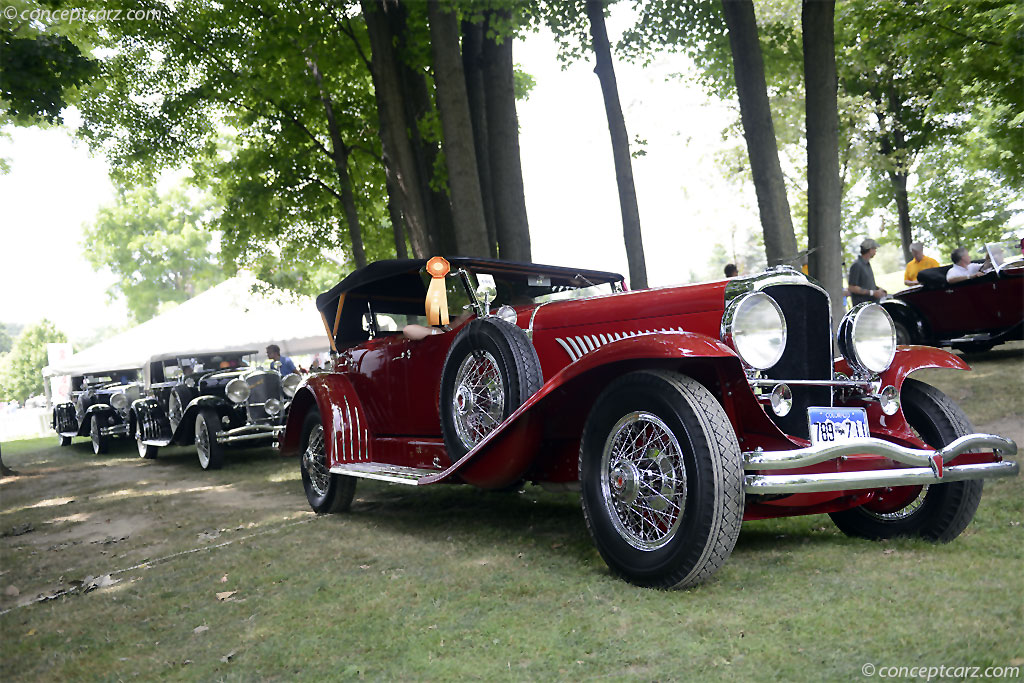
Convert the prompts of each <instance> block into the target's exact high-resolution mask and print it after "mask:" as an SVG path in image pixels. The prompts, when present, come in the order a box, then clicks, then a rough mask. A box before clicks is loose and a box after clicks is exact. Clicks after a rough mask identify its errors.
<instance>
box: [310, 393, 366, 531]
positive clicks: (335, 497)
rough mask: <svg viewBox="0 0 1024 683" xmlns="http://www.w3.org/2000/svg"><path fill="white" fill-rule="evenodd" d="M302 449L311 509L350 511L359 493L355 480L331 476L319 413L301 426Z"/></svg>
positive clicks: (341, 476)
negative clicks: (355, 496) (354, 497)
mask: <svg viewBox="0 0 1024 683" xmlns="http://www.w3.org/2000/svg"><path fill="white" fill-rule="evenodd" d="M300 447H301V449H302V450H301V451H300V454H299V469H300V471H301V473H302V487H303V488H304V489H305V490H306V500H308V501H309V506H310V507H311V508H313V511H314V512H316V513H319V514H327V513H332V512H345V511H347V510H348V509H349V508H350V507H351V506H352V497H353V496H354V495H355V493H356V478H355V477H348V476H345V475H343V474H331V472H330V470H329V468H328V462H327V442H326V439H325V433H324V426H323V423H322V422H321V420H320V413H319V412H317V411H316V409H313V410H311V411H310V412H309V414H308V415H306V419H305V421H304V422H303V423H302V440H301V441H300Z"/></svg>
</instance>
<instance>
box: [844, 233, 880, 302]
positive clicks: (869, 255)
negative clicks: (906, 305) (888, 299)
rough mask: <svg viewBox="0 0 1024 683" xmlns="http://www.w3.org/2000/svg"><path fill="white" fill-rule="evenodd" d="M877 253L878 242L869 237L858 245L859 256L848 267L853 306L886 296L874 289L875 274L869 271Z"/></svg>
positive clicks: (878, 288) (878, 289) (877, 288)
mask: <svg viewBox="0 0 1024 683" xmlns="http://www.w3.org/2000/svg"><path fill="white" fill-rule="evenodd" d="M877 251H878V242H876V241H874V240H873V239H871V238H870V237H869V238H868V239H866V240H864V241H863V242H861V243H860V256H859V257H858V258H857V259H856V260H854V262H853V265H852V266H850V277H849V289H850V299H852V301H853V305H854V306H856V305H857V304H862V303H864V302H865V301H875V300H876V299H881V298H882V297H884V296H885V295H886V291H885V290H884V289H882V288H881V287H875V273H874V271H873V270H871V259H873V258H874V257H875V252H877Z"/></svg>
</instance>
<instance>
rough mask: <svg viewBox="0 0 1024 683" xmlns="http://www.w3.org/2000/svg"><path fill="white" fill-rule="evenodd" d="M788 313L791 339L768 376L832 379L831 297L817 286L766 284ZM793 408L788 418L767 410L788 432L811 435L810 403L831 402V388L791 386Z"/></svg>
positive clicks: (789, 336) (787, 326)
mask: <svg viewBox="0 0 1024 683" xmlns="http://www.w3.org/2000/svg"><path fill="white" fill-rule="evenodd" d="M762 291H763V292H764V293H765V294H767V295H768V296H770V297H772V298H773V299H775V302H776V303H777V304H779V307H780V308H781V309H782V313H783V315H785V316H786V328H787V331H788V338H787V340H786V351H785V353H783V354H782V359H781V360H780V361H779V362H778V363H777V364H776V365H775V366H774V367H772V368H771V369H769V370H767V371H765V373H764V374H765V376H766V377H768V378H771V379H779V380H794V379H821V380H831V379H832V326H831V322H830V321H831V308H830V306H829V301H828V296H827V295H826V294H825V293H824V292H823V291H821V290H819V289H817V288H816V287H809V286H807V285H799V284H779V285H772V286H769V287H765V288H764V289H763V290H762ZM790 388H791V389H792V390H793V409H792V410H791V411H790V413H789V414H788V415H786V416H785V417H778V416H777V415H775V414H774V413H772V411H771V410H768V411H767V412H768V415H769V417H771V418H772V420H774V421H775V423H776V424H777V425H779V427H780V428H781V429H782V430H783V431H784V432H786V433H787V434H792V435H794V436H800V437H803V438H805V439H806V438H808V431H807V430H808V427H807V408H808V406H830V405H832V391H831V389H830V388H829V387H816V386H791V387H790Z"/></svg>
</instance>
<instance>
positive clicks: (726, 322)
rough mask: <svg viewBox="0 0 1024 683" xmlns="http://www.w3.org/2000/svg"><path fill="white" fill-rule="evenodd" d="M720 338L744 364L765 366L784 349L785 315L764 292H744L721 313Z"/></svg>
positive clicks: (768, 365) (771, 363) (770, 365)
mask: <svg viewBox="0 0 1024 683" xmlns="http://www.w3.org/2000/svg"><path fill="white" fill-rule="evenodd" d="M722 341H724V342H725V343H726V344H728V345H729V346H731V347H732V348H733V349H735V350H736V353H737V354H739V357H740V358H741V359H742V360H743V362H744V363H746V364H747V365H750V366H751V367H753V368H756V369H757V370H767V369H768V368H770V367H772V366H773V365H775V364H776V363H778V362H779V359H780V358H782V353H783V351H785V350H786V317H785V316H784V315H782V309H781V308H779V305H778V304H777V303H775V300H774V299H772V298H771V297H770V296H768V295H767V294H765V293H764V292H751V293H749V294H744V295H743V296H741V297H739V298H738V299H736V300H735V301H733V302H732V303H731V304H729V307H728V308H727V309H726V310H725V315H723V316H722Z"/></svg>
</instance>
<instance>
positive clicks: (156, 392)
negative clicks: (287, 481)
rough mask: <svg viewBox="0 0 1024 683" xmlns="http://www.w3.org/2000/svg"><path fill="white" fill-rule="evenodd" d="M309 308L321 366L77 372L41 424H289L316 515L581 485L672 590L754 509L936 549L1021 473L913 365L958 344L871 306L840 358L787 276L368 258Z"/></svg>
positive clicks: (258, 429) (222, 364) (811, 292)
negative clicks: (638, 276)
mask: <svg viewBox="0 0 1024 683" xmlns="http://www.w3.org/2000/svg"><path fill="white" fill-rule="evenodd" d="M317 308H318V309H319V311H320V313H321V316H322V318H323V321H324V324H325V326H326V328H327V333H328V336H329V339H330V344H331V348H332V361H331V363H330V366H329V367H328V368H327V369H326V371H325V372H322V373H318V374H315V375H311V376H309V377H307V378H305V379H303V380H301V381H300V379H299V378H298V376H295V375H289V376H287V377H283V378H282V377H280V375H278V374H276V373H274V372H268V371H265V370H259V369H256V368H252V367H250V366H248V365H246V364H245V361H244V358H245V355H246V353H245V352H239V353H235V354H209V355H202V356H193V357H188V358H181V357H166V358H163V357H161V358H154V359H152V360H151V361H150V363H149V364H148V365H147V366H146V367H145V368H143V371H142V377H141V381H134V382H129V383H127V384H122V385H117V386H111V385H110V383H106V384H95V385H94V386H93V385H92V384H91V381H90V382H85V380H84V379H83V381H82V386H83V387H84V386H88V389H83V391H87V392H90V393H89V396H90V398H89V399H88V401H82V404H83V406H85V403H87V402H89V405H88V406H85V407H84V408H82V409H81V410H79V409H78V406H77V405H73V406H71V407H72V408H73V410H72V411H71V412H69V410H68V408H67V406H65V407H63V408H61V411H62V412H61V413H60V415H61V417H60V418H58V413H57V411H56V410H55V413H54V426H55V428H57V430H58V432H59V433H60V434H61V435H62V439H63V438H64V435H69V436H70V435H76V434H84V433H85V432H83V431H82V429H83V427H82V425H83V421H85V422H88V423H89V425H88V426H87V427H86V429H88V430H91V429H92V425H93V424H98V425H99V427H98V429H99V435H100V437H101V439H102V438H103V437H114V436H115V435H116V436H130V437H131V438H134V439H135V440H136V441H137V444H138V448H139V454H140V455H141V456H142V457H147V458H148V457H154V456H155V455H156V452H157V449H159V448H160V447H162V446H166V445H169V444H172V443H178V444H187V443H195V444H196V446H197V450H198V452H199V459H200V462H201V463H202V464H203V467H207V468H210V467H219V466H220V465H221V463H222V462H223V447H224V446H226V445H230V444H233V443H252V442H254V441H258V440H270V439H273V438H275V437H278V438H279V443H280V449H281V452H282V454H284V455H288V456H297V458H298V461H299V468H300V473H301V479H302V484H303V488H304V491H305V494H306V497H307V500H308V503H309V505H310V507H311V508H312V509H313V510H314V511H316V512H317V513H329V512H341V511H345V510H347V509H348V508H349V507H350V505H351V503H352V500H353V497H354V493H355V487H356V482H357V481H358V480H359V479H375V480H380V481H385V482H390V483H394V484H401V485H409V486H416V487H421V486H433V485H437V484H467V485H471V486H475V487H478V488H481V489H489V490H505V489H508V488H510V487H514V486H518V485H520V484H521V483H523V482H531V483H535V484H540V485H543V486H545V487H550V488H555V489H559V490H578V491H579V492H580V498H581V503H582V511H583V515H584V518H585V520H586V524H587V528H588V530H589V532H590V535H591V536H592V538H593V541H594V543H595V545H596V546H597V548H598V550H599V551H600V553H601V555H602V557H603V558H604V560H605V561H606V563H607V564H608V566H609V567H610V568H611V570H612V571H613V572H614V573H615V574H617V575H618V576H620V577H622V578H624V579H625V580H627V581H630V582H632V583H634V584H637V585H641V586H651V587H661V588H682V587H688V586H692V585H695V584H698V583H700V582H702V581H704V580H706V579H708V578H709V577H711V576H713V575H714V574H715V572H717V571H718V569H719V568H720V567H721V566H722V565H723V564H724V563H725V561H726V560H727V559H728V557H729V555H730V554H731V552H732V550H733V547H734V545H735V543H736V539H737V537H738V535H739V531H740V526H741V524H742V522H743V521H744V520H752V519H765V518H771V517H784V516H793V515H805V514H820V513H827V514H829V515H830V516H831V518H832V519H833V520H834V522H835V524H836V525H837V526H838V527H839V528H840V529H841V530H842V531H843V532H844V533H846V534H848V535H851V536H857V537H863V538H872V539H882V538H891V537H894V536H916V537H921V538H926V539H930V540H934V541H942V542H945V541H950V540H952V539H954V538H955V537H956V536H958V535H959V534H960V533H961V532H962V531H963V530H964V529H965V528H966V527H967V525H968V524H969V523H970V521H971V519H972V518H973V516H974V514H975V511H976V510H977V507H978V505H979V502H980V500H981V494H982V482H983V480H984V479H989V478H997V477H1009V476H1015V475H1017V474H1018V471H1019V466H1018V464H1017V462H1015V461H1013V460H1009V459H1007V458H1008V457H1009V456H1012V455H1015V454H1016V452H1017V445H1016V444H1015V443H1014V442H1013V441H1011V440H1009V439H1006V438H1004V437H1001V436H998V435H994V434H984V433H976V432H975V431H974V429H973V428H972V427H971V424H970V422H969V421H968V419H967V417H966V416H965V415H964V414H963V412H962V411H961V410H960V408H959V407H958V406H957V405H956V404H955V403H954V402H953V401H952V400H951V399H950V398H948V397H947V396H945V395H943V394H942V393H941V392H940V391H938V390H937V389H935V388H934V387H931V386H929V385H927V384H924V383H922V382H919V381H916V380H914V379H910V378H909V377H908V375H910V374H911V373H912V372H914V371H916V370H919V369H921V368H951V369H960V370H965V369H968V367H967V365H966V364H965V363H964V361H963V360H961V359H960V358H958V357H957V356H955V355H953V354H951V353H949V352H946V351H943V350H940V349H937V348H931V347H925V346H907V345H897V329H898V328H897V325H896V324H895V323H894V321H893V318H892V316H891V315H890V313H889V312H888V311H887V309H886V307H884V306H882V305H878V304H874V303H866V304H861V305H858V306H856V307H855V308H854V309H853V310H852V311H850V312H849V313H847V314H846V316H845V317H844V318H843V320H842V321H841V322H840V324H839V325H838V339H836V340H835V341H836V342H837V345H838V349H839V350H840V352H841V356H840V357H838V358H834V357H833V348H834V347H833V341H834V337H833V333H832V329H833V327H832V321H831V313H830V312H831V306H830V302H829V296H828V294H827V293H826V292H825V291H824V290H823V289H822V288H821V287H819V286H818V285H817V284H816V283H815V282H814V281H813V280H811V279H810V278H808V277H807V276H805V275H803V274H802V273H800V272H798V271H795V270H793V269H790V268H786V267H778V268H773V269H769V270H768V271H766V272H764V273H760V274H756V275H752V276H749V277H740V278H733V279H730V280H728V281H721V282H712V283H704V284H698V285H687V286H680V287H667V288H661V289H651V290H644V291H628V290H627V287H626V285H625V281H624V279H623V277H622V276H621V275H619V274H617V273H610V272H603V271H596V270H583V269H577V268H564V267H555V266H543V265H536V264H530V263H512V262H507V261H497V260H492V259H481V258H451V259H448V260H445V259H441V258H437V257H435V258H434V259H431V260H430V261H426V260H422V259H402V260H391V261H379V262H376V263H372V264H370V265H368V266H366V267H364V268H361V269H359V270H357V271H355V272H354V273H352V274H351V275H349V276H348V277H346V278H345V279H343V280H342V281H341V282H339V283H338V284H337V285H336V286H335V287H333V288H331V289H330V290H329V291H327V292H325V293H323V294H321V295H320V296H319V297H318V298H317ZM449 312H450V317H449ZM105 379H108V380H110V382H113V378H111V377H107V378H105ZM129 386H134V387H135V391H137V392H138V395H137V396H135V397H134V398H133V400H129V396H127V392H128V391H129V389H128V387H129ZM105 392H106V393H105ZM118 392H121V393H118ZM122 394H123V395H124V396H125V398H124V399H123V401H122V400H121V399H118V400H117V405H115V403H114V398H113V396H119V395H122ZM108 395H109V396H110V398H107V396H108ZM79 398H80V396H79ZM100 403H103V404H104V405H106V404H109V406H108V407H106V408H96V407H95V406H96V405H98V404H100ZM67 405H70V404H67ZM119 406H120V407H119ZM90 410H91V411H92V412H91V413H90V412H89V411H90ZM115 414H116V416H117V417H116V419H115V417H114V415H115ZM100 415H102V416H100ZM90 416H92V417H90ZM72 418H73V419H74V421H72ZM108 418H109V421H106V422H105V420H108ZM115 427H116V429H115Z"/></svg>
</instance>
